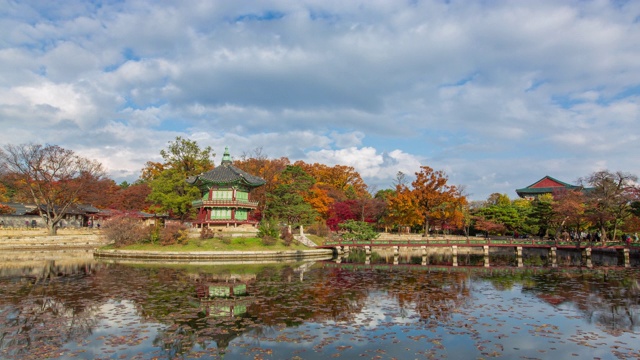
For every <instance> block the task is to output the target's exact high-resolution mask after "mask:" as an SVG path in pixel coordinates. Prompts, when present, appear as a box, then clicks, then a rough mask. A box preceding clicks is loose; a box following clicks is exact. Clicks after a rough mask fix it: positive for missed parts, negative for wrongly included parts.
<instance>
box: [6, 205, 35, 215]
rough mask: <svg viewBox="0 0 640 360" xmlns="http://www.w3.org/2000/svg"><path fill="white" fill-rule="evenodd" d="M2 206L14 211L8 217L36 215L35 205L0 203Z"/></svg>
mask: <svg viewBox="0 0 640 360" xmlns="http://www.w3.org/2000/svg"><path fill="white" fill-rule="evenodd" d="M1 204H2V205H6V206H8V207H10V208H12V209H13V210H14V212H13V213H12V214H10V215H18V216H22V215H26V214H37V213H38V208H37V207H36V206H35V205H31V204H21V203H10V202H7V203H4V202H3V203H1Z"/></svg>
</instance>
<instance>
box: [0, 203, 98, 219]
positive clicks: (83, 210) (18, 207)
mask: <svg viewBox="0 0 640 360" xmlns="http://www.w3.org/2000/svg"><path fill="white" fill-rule="evenodd" d="M2 204H3V205H6V206H9V207H11V208H13V209H14V210H15V211H14V212H13V213H12V214H11V215H18V216H22V215H33V214H38V207H37V206H36V205H34V204H21V203H2ZM40 208H41V209H42V210H43V211H46V209H47V206H46V205H40ZM56 210H59V209H58V207H56ZM98 212H100V209H98V208H95V207H94V206H92V205H87V204H72V205H69V207H68V208H67V210H66V211H65V214H72V215H84V214H92V213H98Z"/></svg>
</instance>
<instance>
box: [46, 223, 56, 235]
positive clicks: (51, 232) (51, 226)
mask: <svg viewBox="0 0 640 360" xmlns="http://www.w3.org/2000/svg"><path fill="white" fill-rule="evenodd" d="M47 227H48V228H49V235H51V236H55V235H57V234H58V227H57V226H56V224H48V225H47Z"/></svg>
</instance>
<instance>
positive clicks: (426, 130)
mask: <svg viewBox="0 0 640 360" xmlns="http://www.w3.org/2000/svg"><path fill="white" fill-rule="evenodd" d="M52 4H54V3H50V2H42V1H7V0H0V126H1V128H2V129H3V130H2V132H0V143H2V144H7V143H13V144H17V143H25V142H36V143H50V144H57V145H60V146H62V147H65V148H69V149H72V150H74V151H77V152H78V153H80V154H83V155H85V156H86V157H89V158H93V159H97V160H99V161H101V162H102V163H103V164H104V165H105V167H106V168H107V169H108V171H109V174H110V176H111V177H112V178H113V179H115V180H116V181H118V182H120V181H123V180H127V181H132V180H135V179H136V178H137V177H138V176H139V175H140V170H141V168H142V167H143V166H144V163H145V162H146V161H149V160H158V158H159V152H160V150H161V149H163V148H165V147H166V145H167V143H168V141H171V140H173V139H175V137H176V136H183V137H187V138H190V139H193V140H196V141H197V142H198V143H199V144H200V145H202V146H207V145H209V146H212V147H213V149H214V151H215V152H216V154H217V156H216V158H215V159H214V161H215V162H216V163H219V161H220V159H221V156H222V152H223V151H224V147H225V146H229V147H230V149H231V152H232V155H233V156H235V157H239V156H240V155H242V154H243V153H250V152H251V151H253V150H254V149H256V148H258V147H261V148H262V151H263V153H265V154H267V155H268V156H269V157H272V158H278V157H282V156H286V157H289V159H291V160H292V161H295V160H303V161H306V162H321V163H325V164H328V165H333V164H342V165H350V166H353V167H355V168H356V170H358V171H359V172H360V174H361V175H362V176H363V178H364V179H365V181H366V182H367V184H369V185H370V186H371V187H372V188H375V189H378V190H379V189H384V188H388V187H391V185H392V181H393V179H394V178H395V176H396V173H397V172H398V171H402V172H403V173H405V174H408V175H413V174H414V173H415V172H416V171H419V167H420V165H428V166H430V167H432V168H434V169H437V170H443V171H445V172H446V173H447V174H448V176H449V180H450V182H451V183H452V184H456V185H463V186H464V187H465V189H466V192H467V194H468V195H469V197H470V198H471V199H473V200H482V199H485V198H486V197H487V196H488V195H489V194H491V193H494V192H499V193H506V194H507V195H509V196H510V197H511V198H514V197H515V196H516V194H515V191H514V190H515V189H516V188H520V187H524V186H527V185H530V184H531V183H533V182H535V181H536V180H538V179H540V178H542V177H543V176H545V175H550V176H553V177H555V178H557V179H560V180H563V181H565V182H569V183H575V182H576V181H577V179H578V178H580V177H584V176H587V175H589V174H590V173H592V172H594V171H598V170H604V169H607V170H611V171H624V172H631V173H633V174H636V175H640V161H639V160H638V154H639V153H640V141H639V140H640V139H639V135H638V134H639V133H640V131H639V130H640V109H639V101H638V98H639V93H640V22H639V21H638V19H639V18H640V2H637V1H627V2H625V1H577V0H576V1H556V0H548V1H547V0H540V1H508V0H505V1H490V2H485V1H481V2H470V1H455V0H454V1H420V0H418V1H396V0H393V1H392V0H389V1H382V0H379V1H375V0H374V1H371V0H367V1H333V0H322V1H320V0H318V1H298V0H296V1H289V0H282V1H260V2H257V1H253V2H252V1H197V0H193V1H188V2H178V3H176V2H173V1H145V0H139V1H94V2H89V1H71V0H69V1H65V2H64V3H63V4H64V5H60V4H61V3H55V5H52Z"/></svg>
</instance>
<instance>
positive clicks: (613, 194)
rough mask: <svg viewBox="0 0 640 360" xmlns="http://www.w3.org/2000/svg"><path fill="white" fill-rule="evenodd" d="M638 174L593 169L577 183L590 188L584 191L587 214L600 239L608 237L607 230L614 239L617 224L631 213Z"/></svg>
mask: <svg viewBox="0 0 640 360" xmlns="http://www.w3.org/2000/svg"><path fill="white" fill-rule="evenodd" d="M637 181H638V177H637V176H635V175H632V174H629V173H624V172H621V171H617V172H615V173H613V172H610V171H608V170H602V171H597V172H594V173H593V174H591V175H589V176H587V177H586V178H584V179H580V183H582V184H588V185H590V186H591V187H592V188H591V189H589V190H587V209H586V211H587V214H588V216H589V217H590V218H591V220H592V221H593V222H594V223H595V224H596V226H598V228H599V229H600V232H601V233H602V240H603V241H605V240H607V239H608V235H607V233H608V232H610V233H611V234H612V239H615V238H616V232H617V230H618V227H619V226H620V225H621V224H622V223H623V222H624V220H625V219H626V218H627V217H628V216H629V215H631V211H632V208H631V203H632V201H633V194H634V191H635V190H634V189H635V188H636V187H637V185H635V184H636V183H637Z"/></svg>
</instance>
